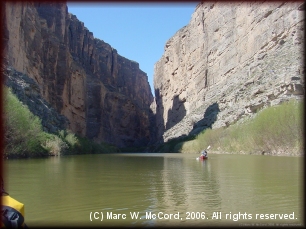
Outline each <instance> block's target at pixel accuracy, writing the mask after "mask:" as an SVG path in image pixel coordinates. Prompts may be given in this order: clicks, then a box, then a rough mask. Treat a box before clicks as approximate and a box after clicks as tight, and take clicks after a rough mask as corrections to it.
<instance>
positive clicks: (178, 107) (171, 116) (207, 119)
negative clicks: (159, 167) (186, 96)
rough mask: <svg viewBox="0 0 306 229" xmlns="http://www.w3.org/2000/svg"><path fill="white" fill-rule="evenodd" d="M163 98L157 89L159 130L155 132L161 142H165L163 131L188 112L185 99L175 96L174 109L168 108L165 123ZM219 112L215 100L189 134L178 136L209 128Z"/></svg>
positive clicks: (197, 132) (196, 132) (195, 133)
mask: <svg viewBox="0 0 306 229" xmlns="http://www.w3.org/2000/svg"><path fill="white" fill-rule="evenodd" d="M161 99H162V96H161V95H160V91H159V90H158V89H157V90H155V100H156V108H157V111H156V115H155V121H156V130H157V132H155V134H157V141H158V142H159V143H162V142H163V133H164V132H165V131H166V130H168V129H170V128H172V127H173V126H175V125H176V124H178V123H179V122H180V121H181V120H182V119H183V118H184V117H185V116H186V113H187V111H186V108H185V106H184V102H185V101H182V100H180V99H179V97H178V96H175V97H174V98H173V104H172V109H170V110H168V118H167V122H166V124H165V121H164V119H163V113H164V107H163V106H162V101H161ZM219 112H220V109H219V104H218V103H216V102H215V103H213V104H211V105H209V106H208V107H207V109H206V110H205V112H204V115H203V118H202V119H201V120H199V121H198V122H196V123H195V124H194V125H193V128H192V130H191V131H190V132H189V133H188V134H187V135H186V134H182V135H181V136H179V137H178V138H181V137H183V138H185V137H188V136H195V135H197V134H199V133H200V132H201V131H203V130H205V129H207V128H212V125H213V124H214V122H216V120H217V115H218V113H219Z"/></svg>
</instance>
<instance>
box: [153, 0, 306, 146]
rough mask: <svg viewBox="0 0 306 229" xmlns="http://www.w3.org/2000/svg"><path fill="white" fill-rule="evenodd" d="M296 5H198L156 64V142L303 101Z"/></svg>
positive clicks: (300, 12) (299, 6)
mask: <svg viewBox="0 0 306 229" xmlns="http://www.w3.org/2000/svg"><path fill="white" fill-rule="evenodd" d="M303 57H304V5H303V2H287V3H282V2H264V3H260V2H233V3H230V2H202V3H201V4H199V5H198V6H197V8H196V9H195V11H194V13H193V14H192V17H191V20H190V22H189V24H188V25H187V26H185V27H183V28H182V29H180V30H179V31H178V32H177V33H176V34H175V35H174V36H173V37H171V38H170V39H169V40H168V42H167V43H166V44H165V52H164V54H163V56H162V58H161V59H160V60H159V61H158V62H157V63H156V64H155V73H154V89H155V93H156V98H155V99H156V105H155V108H156V129H157V132H158V133H157V136H158V138H159V140H160V141H167V140H169V139H171V138H175V137H180V136H186V135H189V134H196V133H199V132H200V131H201V130H203V129H205V128H209V127H211V128H218V127H221V126H228V125H230V124H232V123H234V122H236V121H237V120H239V119H240V118H242V117H245V116H248V115H250V114H253V113H255V112H256V111H257V110H258V109H261V108H263V107H266V106H270V105H276V104H279V103H280V102H282V101H284V100H288V99H291V98H295V99H300V98H303V97H304V65H303Z"/></svg>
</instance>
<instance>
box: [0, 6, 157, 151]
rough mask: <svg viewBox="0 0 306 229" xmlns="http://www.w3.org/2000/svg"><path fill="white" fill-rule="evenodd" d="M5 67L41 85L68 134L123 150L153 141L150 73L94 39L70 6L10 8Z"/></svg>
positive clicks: (6, 11) (6, 14)
mask: <svg viewBox="0 0 306 229" xmlns="http://www.w3.org/2000/svg"><path fill="white" fill-rule="evenodd" d="M2 18H3V22H4V23H3V25H4V28H3V43H4V54H5V55H4V57H5V63H6V65H7V66H8V68H9V69H12V70H13V71H16V72H20V74H21V73H22V74H24V75H26V76H28V77H30V78H31V79H33V80H34V81H35V82H36V83H37V84H38V85H39V88H38V89H39V90H37V91H39V92H40V94H41V95H42V97H43V98H44V99H45V100H46V102H47V103H49V104H51V106H52V107H53V108H54V109H55V110H56V111H57V112H58V113H60V114H61V115H64V116H65V117H66V118H67V119H68V120H69V122H67V123H69V127H68V128H69V129H70V130H72V131H73V132H75V133H77V134H80V135H81V136H86V137H88V138H90V139H94V140H95V141H98V142H100V141H103V142H107V143H111V144H114V145H116V146H119V147H126V146H144V145H147V144H148V143H149V141H152V136H151V134H150V129H151V125H152V111H151V109H150V104H151V103H152V102H153V96H152V93H151V89H150V85H149V83H148V77H147V75H146V73H144V72H143V71H141V70H140V69H139V64H138V63H136V62H134V61H131V60H128V59H126V58H124V57H122V56H120V55H119V54H118V53H117V51H116V50H115V49H114V48H112V47H111V46H110V45H109V44H107V43H105V42H103V41H102V40H99V39H96V38H94V35H93V34H92V33H91V32H90V31H88V29H87V28H86V27H85V26H84V24H83V23H82V22H80V21H79V20H78V19H77V18H76V16H74V15H72V14H69V13H68V9H67V6H66V4H65V3H57V2H52V3H51V2H50V3H40V2H35V3H31V2H18V3H13V2H5V4H4V12H3V17H2Z"/></svg>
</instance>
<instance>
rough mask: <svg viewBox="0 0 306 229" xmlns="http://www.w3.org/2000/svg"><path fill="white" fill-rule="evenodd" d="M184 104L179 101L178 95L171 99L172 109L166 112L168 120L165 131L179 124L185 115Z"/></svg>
mask: <svg viewBox="0 0 306 229" xmlns="http://www.w3.org/2000/svg"><path fill="white" fill-rule="evenodd" d="M184 102H185V101H182V100H180V99H179V97H178V95H176V96H175V97H174V98H173V102H172V109H170V110H168V119H167V124H166V130H168V129H170V128H171V127H173V126H175V125H176V124H177V123H179V122H180V121H181V120H182V119H183V118H184V117H185V115H186V109H185V106H184Z"/></svg>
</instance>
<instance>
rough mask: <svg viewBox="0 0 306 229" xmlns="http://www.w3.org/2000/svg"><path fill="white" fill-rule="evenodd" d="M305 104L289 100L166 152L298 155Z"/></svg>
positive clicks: (211, 130)
mask: <svg viewBox="0 0 306 229" xmlns="http://www.w3.org/2000/svg"><path fill="white" fill-rule="evenodd" d="M303 107H304V104H303V102H302V101H297V100H291V101H288V102H284V103H282V104H280V105H277V106H273V107H268V108H266V109H264V110H262V111H260V112H258V113H257V114H256V115H255V117H253V118H247V119H244V120H242V121H241V122H238V123H236V124H234V125H231V126H229V127H228V128H219V129H206V130H204V131H203V132H202V133H200V134H199V135H198V136H197V137H196V139H194V140H191V141H180V142H179V143H177V144H176V145H175V146H174V147H172V148H171V149H170V151H169V152H171V150H172V152H173V151H174V152H182V153H184V152H193V153H197V152H200V151H201V150H202V149H205V148H206V147H207V146H208V145H211V148H212V150H218V151H221V152H236V153H237V152H245V153H267V154H277V153H282V154H291V155H295V154H300V153H301V152H303V150H304V148H303V147H304V145H303V144H304V142H303V140H304V132H303V121H304V120H303V118H304V109H303ZM165 145H167V146H168V147H166V148H169V145H170V144H165Z"/></svg>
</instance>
